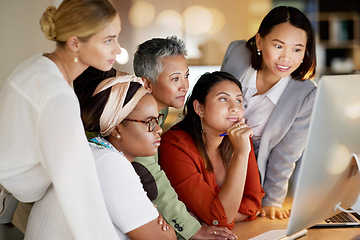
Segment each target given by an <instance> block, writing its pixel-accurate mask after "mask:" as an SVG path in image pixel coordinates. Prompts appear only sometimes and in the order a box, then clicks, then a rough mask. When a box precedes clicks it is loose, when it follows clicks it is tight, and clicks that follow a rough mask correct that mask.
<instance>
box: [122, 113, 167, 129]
mask: <svg viewBox="0 0 360 240" xmlns="http://www.w3.org/2000/svg"><path fill="white" fill-rule="evenodd" d="M164 118H165V116H164V114H159V116H158V117H152V118H151V119H150V120H148V121H144V120H136V119H130V118H125V119H124V120H123V121H129V122H139V123H145V124H147V125H148V131H149V132H153V131H154V130H155V127H156V124H158V125H159V126H161V124H163V123H164Z"/></svg>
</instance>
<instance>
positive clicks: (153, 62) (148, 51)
mask: <svg viewBox="0 0 360 240" xmlns="http://www.w3.org/2000/svg"><path fill="white" fill-rule="evenodd" d="M186 54H187V51H186V47H185V44H184V42H183V41H182V40H180V39H178V38H177V37H176V36H172V37H167V38H153V39H150V40H147V41H145V42H144V43H142V44H140V45H139V46H138V49H137V50H136V52H135V54H134V61H133V66H134V73H135V75H136V76H138V77H146V78H148V79H150V80H151V81H153V82H156V79H157V78H158V77H159V75H160V74H161V73H162V71H163V66H162V64H161V61H160V60H161V59H162V58H164V57H169V56H177V55H184V56H186Z"/></svg>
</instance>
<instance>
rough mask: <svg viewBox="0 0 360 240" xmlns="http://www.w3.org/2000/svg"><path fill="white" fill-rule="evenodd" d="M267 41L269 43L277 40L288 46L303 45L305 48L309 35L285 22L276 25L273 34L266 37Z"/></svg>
mask: <svg viewBox="0 0 360 240" xmlns="http://www.w3.org/2000/svg"><path fill="white" fill-rule="evenodd" d="M265 39H266V40H269V41H273V40H274V39H277V40H281V41H283V42H285V43H288V44H294V45H295V44H303V45H304V46H305V45H306V42H307V34H306V32H305V31H304V30H302V29H301V28H297V27H295V26H293V25H291V24H290V23H287V22H285V23H280V24H277V25H275V26H274V27H273V28H272V30H271V32H270V33H269V34H268V35H266V36H265Z"/></svg>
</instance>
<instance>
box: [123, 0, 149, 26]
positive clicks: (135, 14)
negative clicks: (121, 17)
mask: <svg viewBox="0 0 360 240" xmlns="http://www.w3.org/2000/svg"><path fill="white" fill-rule="evenodd" d="M154 18H155V7H154V5H152V4H151V3H148V2H138V3H135V4H134V5H133V6H132V7H131V8H130V11H129V21H130V23H131V24H132V25H133V26H135V27H146V26H148V25H150V23H151V22H152V21H154Z"/></svg>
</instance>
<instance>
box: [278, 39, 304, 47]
mask: <svg viewBox="0 0 360 240" xmlns="http://www.w3.org/2000/svg"><path fill="white" fill-rule="evenodd" d="M272 41H273V42H280V43H282V44H285V42H284V41H281V40H279V39H273V40H272ZM294 46H298V47H305V46H304V45H302V44H301V43H297V44H295V45H294Z"/></svg>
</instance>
